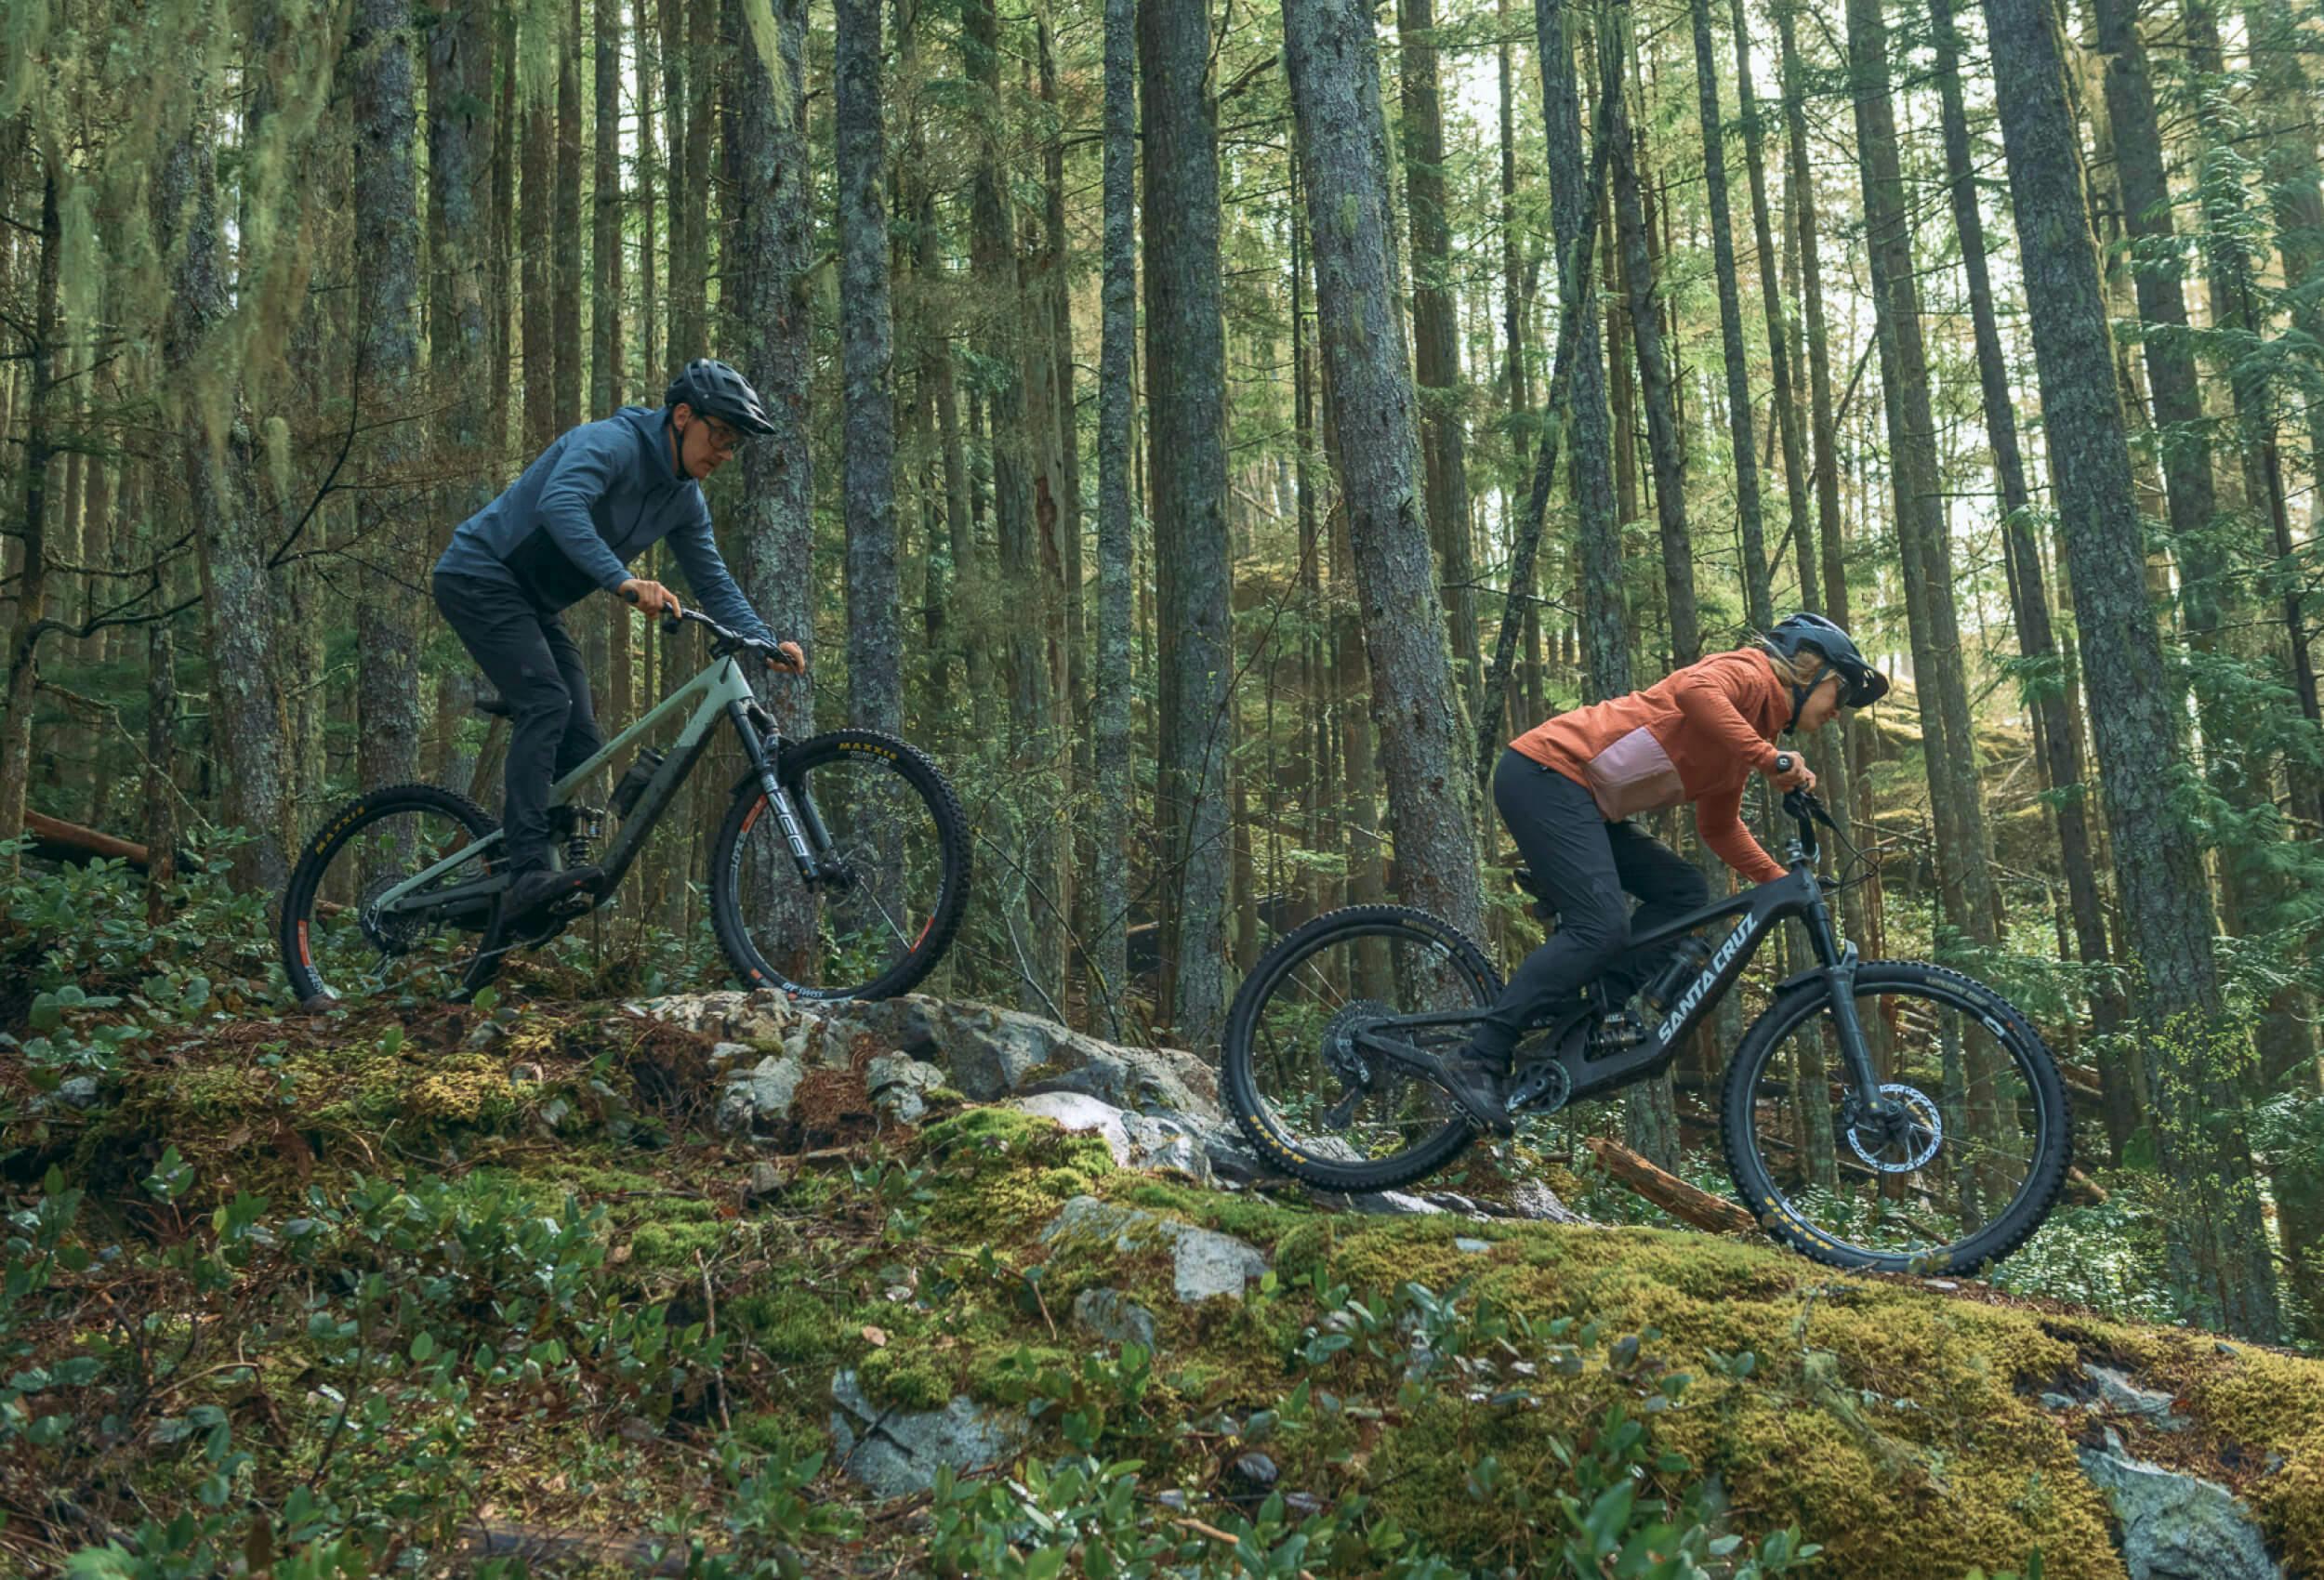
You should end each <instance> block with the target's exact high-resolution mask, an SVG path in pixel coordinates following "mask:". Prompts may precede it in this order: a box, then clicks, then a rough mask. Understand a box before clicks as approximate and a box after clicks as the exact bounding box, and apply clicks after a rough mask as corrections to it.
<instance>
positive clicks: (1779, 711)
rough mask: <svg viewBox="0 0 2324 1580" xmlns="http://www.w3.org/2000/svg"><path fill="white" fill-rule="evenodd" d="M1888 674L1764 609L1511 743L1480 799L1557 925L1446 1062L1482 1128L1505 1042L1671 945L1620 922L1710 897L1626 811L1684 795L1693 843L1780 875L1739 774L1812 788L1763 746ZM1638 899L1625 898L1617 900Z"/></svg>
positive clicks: (1802, 622)
mask: <svg viewBox="0 0 2324 1580" xmlns="http://www.w3.org/2000/svg"><path fill="white" fill-rule="evenodd" d="M1887 690H1888V680H1887V678H1886V677H1884V676H1882V674H1881V673H1880V671H1878V670H1876V669H1874V668H1873V667H1872V666H1871V665H1870V664H1868V662H1866V660H1865V657H1864V654H1863V653H1862V652H1859V651H1858V650H1857V648H1856V645H1855V642H1854V641H1853V640H1851V639H1849V636H1848V633H1847V632H1845V631H1843V630H1842V629H1841V628H1840V627H1839V626H1838V625H1833V624H1832V623H1831V622H1830V621H1829V620H1827V619H1825V618H1824V617H1823V616H1821V615H1819V614H1805V613H1802V614H1793V615H1790V616H1789V617H1787V618H1785V619H1783V620H1781V621H1778V622H1777V623H1776V627H1775V629H1773V630H1772V631H1769V632H1768V633H1767V635H1766V636H1765V637H1764V638H1763V639H1761V640H1760V641H1757V642H1754V643H1751V644H1750V645H1748V646H1746V647H1742V648H1739V649H1737V650H1736V651H1735V652H1723V653H1714V654H1712V655H1711V656H1710V657H1709V658H1706V659H1703V660H1702V661H1701V662H1699V663H1697V664H1691V665H1687V666H1686V667H1685V668H1684V669H1681V670H1678V671H1676V672H1675V673H1673V674H1671V675H1669V676H1667V677H1665V678H1663V679H1661V680H1659V681H1657V683H1656V684H1654V685H1652V686H1649V687H1648V688H1646V689H1645V690H1644V691H1633V692H1631V694H1630V695H1628V696H1626V697H1618V698H1615V699H1614V700H1612V701H1610V702H1603V703H1599V704H1596V705H1594V706H1591V707H1585V708H1577V709H1576V710H1574V711H1573V712H1571V713H1565V714H1560V715H1559V716H1558V717H1556V718H1552V719H1550V720H1549V721H1548V722H1546V723H1544V724H1541V725H1539V726H1538V727H1536V728H1535V729H1533V730H1530V731H1526V732H1525V734H1523V735H1520V736H1519V737H1518V738H1517V739H1516V740H1514V741H1512V742H1511V743H1510V744H1509V749H1508V750H1507V751H1505V752H1504V753H1502V754H1501V760H1500V763H1499V767H1498V768H1496V770H1494V774H1493V801H1494V804H1495V805H1496V806H1497V807H1499V809H1500V814H1501V822H1502V824H1503V825H1504V826H1505V827H1507V828H1508V830H1509V833H1510V837H1511V838H1512V839H1513V840H1514V841H1515V842H1516V846H1517V849H1518V853H1519V854H1520V855H1521V856H1523V857H1524V859H1525V864H1526V865H1527V866H1528V867H1530V868H1531V869H1532V872H1533V875H1534V878H1535V882H1536V885H1537V887H1538V889H1539V892H1540V893H1541V895H1542V896H1543V898H1544V899H1545V900H1546V901H1547V902H1549V904H1550V905H1551V906H1552V907H1553V908H1554V909H1555V910H1556V912H1557V914H1558V926H1557V930H1556V931H1555V932H1554V933H1552V935H1551V937H1550V940H1549V941H1548V942H1547V943H1544V944H1543V945H1542V946H1541V947H1540V948H1538V949H1537V950H1535V951H1534V952H1533V953H1532V954H1531V955H1527V956H1526V957H1525V962H1524V964H1522V965H1521V966H1519V967H1518V968H1517V969H1516V971H1515V972H1514V973H1513V974H1512V976H1511V977H1510V980H1509V985H1508V987H1507V988H1505V989H1504V990H1502V993H1501V995H1500V997H1499V999H1498V1000H1497V1001H1495V1003H1494V1005H1493V1007H1492V1010H1491V1012H1490V1014H1489V1016H1488V1017H1487V1018H1486V1020H1483V1021H1482V1022H1480V1023H1479V1025H1478V1026H1477V1028H1476V1030H1475V1031H1474V1032H1473V1033H1472V1034H1471V1035H1470V1039H1469V1042H1468V1045H1467V1046H1466V1047H1463V1048H1462V1049H1461V1050H1460V1051H1459V1052H1458V1053H1456V1054H1454V1055H1453V1056H1452V1057H1451V1058H1449V1059H1446V1060H1445V1061H1444V1071H1445V1086H1446V1091H1447V1092H1448V1093H1449V1094H1450V1095H1451V1096H1452V1098H1453V1099H1455V1100H1456V1101H1457V1102H1459V1104H1460V1106H1461V1108H1462V1109H1463V1110H1464V1111H1465V1112H1466V1113H1468V1115H1469V1117H1470V1118H1471V1119H1472V1121H1474V1122H1475V1123H1476V1124H1477V1125H1479V1126H1483V1127H1485V1128H1487V1129H1490V1130H1494V1131H1497V1132H1499V1133H1502V1134H1507V1133H1508V1132H1509V1131H1510V1130H1511V1129H1512V1126H1513V1121H1512V1118H1511V1116H1510V1113H1509V1111H1508V1109H1507V1107H1506V1106H1505V1096H1504V1085H1505V1083H1506V1081H1507V1079H1508V1076H1509V1063H1510V1051H1511V1049H1512V1048H1513V1047H1515V1046H1516V1044H1517V1041H1518V1039H1519V1038H1520V1037H1522V1036H1523V1035H1524V1034H1525V1030H1526V1028H1527V1027H1528V1026H1529V1025H1531V1024H1532V1023H1533V1022H1534V1021H1535V1020H1536V1019H1537V1018H1538V1017H1539V1016H1540V1015H1541V1014H1542V1013H1543V1012H1544V1011H1547V1010H1550V1009H1552V1008H1553V1007H1556V1006H1558V1005H1561V1004H1564V1003H1565V1002H1567V1001H1569V1000H1571V999H1572V998H1573V996H1574V995H1575V994H1578V993H1579V992H1580V991H1581V990H1582V989H1584V988H1585V987H1587V986H1588V985H1589V984H1590V983H1591V982H1593V981H1601V980H1603V981H1604V982H1605V983H1606V985H1607V997H1608V1000H1609V1001H1610V1002H1612V1003H1616V1004H1619V1003H1621V1002H1623V1001H1624V1000H1625V999H1627V998H1628V997H1629V996H1630V995H1631V994H1632V993H1634V992H1635V991H1636V990H1637V988H1638V986H1639V984H1641V983H1643V982H1644V981H1648V980H1649V979H1650V978H1651V977H1652V976H1653V974H1654V972H1655V970H1656V968H1657V967H1658V966H1659V965H1660V964H1661V962H1662V960H1663V958H1665V957H1666V956H1667V955H1668V954H1669V952H1670V948H1671V947H1675V945H1674V944H1673V945H1669V946H1665V947H1664V948H1663V949H1661V950H1658V951H1656V952H1654V953H1653V954H1651V955H1639V956H1632V955H1631V950H1630V940H1631V935H1632V933H1633V931H1636V932H1642V933H1643V932H1644V931H1646V930H1647V929H1649V928H1654V927H1656V926H1658V925H1660V924H1661V923H1663V922H1665V921H1670V920H1672V919H1675V918H1677V917H1680V916H1683V915H1686V914H1687V913H1688V912H1690V911H1694V910H1696V909H1697V908H1699V907H1700V906H1702V905H1703V904H1705V903H1706V902H1708V901H1709V899H1710V886H1709V884H1708V883H1707V882H1706V881H1705V879H1704V877H1703V875H1702V873H1701V872H1700V871H1699V870H1697V868H1696V867H1695V866H1694V865H1693V864H1692V863H1690V862H1687V861H1686V860H1685V859H1684V857H1682V856H1680V855H1679V854H1678V853H1677V852H1676V851H1674V850H1672V849H1670V847H1668V846H1667V845H1664V844H1663V843H1661V842H1660V841H1659V840H1657V839H1656V838H1655V837H1654V836H1651V835H1649V834H1647V833H1646V832H1645V831H1644V830H1643V829H1641V828H1640V827H1639V826H1638V825H1637V824H1636V823H1632V822H1631V821H1630V820H1631V818H1632V817H1633V816H1635V815H1636V814H1638V813H1640V812H1647V811H1656V810H1660V809H1662V808H1665V807H1675V806H1678V805H1680V804H1681V803H1682V802H1692V803H1693V804H1694V807H1695V827H1696V831H1697V833H1698V834H1699V835H1701V836H1702V840H1703V843H1704V844H1705V845H1708V846H1709V847H1710V849H1712V850H1714V851H1716V852H1717V853H1718V854H1719V856H1720V858H1721V859H1722V860H1723V861H1724V862H1726V863H1727V865H1729V866H1730V867H1733V868H1734V869H1735V870H1736V871H1737V872H1739V873H1741V874H1742V875H1743V876H1745V877H1747V878H1749V879H1750V880H1751V881H1752V882H1754V883H1765V882H1768V881H1771V880H1773V879H1776V878H1779V877H1781V876H1784V869H1783V866H1782V864H1781V863H1780V862H1776V859H1775V858H1774V857H1772V856H1770V855H1768V853H1767V852H1766V850H1765V849H1763V848H1762V847H1761V845H1760V843H1759V841H1758V840H1756V839H1754V838H1753V837H1751V833H1750V829H1748V828H1746V827H1745V826H1744V824H1743V819H1742V815H1741V814H1742V804H1743V790H1744V787H1745V786H1746V785H1747V784H1749V783H1750V778H1751V775H1752V774H1754V773H1761V774H1764V775H1766V777H1767V778H1768V779H1769V781H1770V782H1772V783H1773V784H1774V785H1775V787H1776V789H1777V790H1778V791H1782V790H1789V789H1791V788H1792V787H1794V786H1795V785H1796V786H1804V787H1813V786H1814V784H1815V783H1816V776H1815V775H1814V774H1812V773H1810V772H1809V771H1808V770H1807V767H1806V765H1805V764H1804V763H1802V761H1801V760H1800V759H1799V757H1796V756H1792V757H1788V758H1784V760H1786V761H1788V762H1789V768H1787V769H1781V770H1779V769H1778V768H1777V766H1776V765H1777V761H1778V759H1779V758H1783V757H1784V755H1783V754H1781V753H1778V752H1777V751H1776V747H1775V745H1774V744H1773V743H1774V742H1775V740H1776V736H1777V735H1779V734H1781V733H1784V732H1786V731H1802V732H1804V733H1807V734H1813V733H1814V732H1815V731H1817V730H1819V729H1821V728H1822V727H1823V725H1824V724H1825V723H1826V722H1827V721H1828V720H1829V718H1831V717H1832V715H1833V714H1834V713H1835V712H1836V711H1838V710H1839V709H1841V708H1842V707H1863V706H1866V705H1868V704H1871V703H1873V702H1876V701H1878V700H1879V699H1880V698H1881V696H1882V694H1884V693H1885V692H1886V691H1887ZM1633 895H1634V896H1636V897H1637V899H1638V900H1639V901H1640V902H1641V903H1640V905H1639V907H1638V909H1637V911H1636V913H1635V914H1633V913H1632V912H1631V903H1630V897H1631V896H1633Z"/></svg>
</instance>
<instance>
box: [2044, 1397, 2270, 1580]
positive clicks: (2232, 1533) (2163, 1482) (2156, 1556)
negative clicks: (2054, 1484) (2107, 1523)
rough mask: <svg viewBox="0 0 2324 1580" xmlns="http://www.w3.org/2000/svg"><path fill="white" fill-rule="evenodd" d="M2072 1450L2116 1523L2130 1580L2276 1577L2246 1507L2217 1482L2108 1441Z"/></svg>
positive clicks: (2266, 1579) (2258, 1579)
mask: <svg viewBox="0 0 2324 1580" xmlns="http://www.w3.org/2000/svg"><path fill="white" fill-rule="evenodd" d="M2107 1438H2108V1442H2109V1446H2108V1447H2106V1448H2105V1449H2094V1448H2084V1449H2080V1450H2078V1451H2077V1452H2078V1454H2079V1455H2080V1459H2081V1465H2082V1474H2084V1475H2085V1476H2088V1477H2089V1478H2090V1480H2091V1481H2092V1483H2093V1485H2095V1486H2097V1487H2098V1488H2099V1489H2100V1490H2101V1491H2103V1492H2104V1493H2105V1494H2106V1499H2107V1501H2108V1502H2109V1503H2110V1504H2111V1505H2112V1506H2113V1508H2114V1516H2115V1519H2116V1520H2118V1521H2120V1523H2121V1527H2122V1540H2121V1549H2122V1564H2123V1567H2124V1568H2125V1569H2127V1570H2129V1571H2130V1574H2131V1580H2281V1573H2282V1572H2281V1571H2280V1570H2279V1569H2278V1568H2277V1566H2276V1561H2275V1560H2273V1559H2271V1558H2269V1557H2268V1556H2267V1544H2266V1542H2265V1540H2264V1539H2263V1538H2262V1536H2261V1534H2260V1529H2259V1526H2258V1524H2257V1522H2256V1521H2253V1520H2252V1518H2251V1510H2250V1509H2249V1508H2245V1507H2244V1505H2243V1503H2242V1501H2241V1500H2240V1499H2238V1498H2237V1497H2236V1495H2235V1494H2233V1493H2230V1492H2229V1491H2228V1490H2227V1489H2226V1488H2225V1487H2223V1486H2221V1485H2219V1484H2218V1483H2217V1482H2215V1481H2203V1480H2201V1479H2200V1478H2199V1477H2195V1476H2183V1475H2180V1474H2179V1473H2178V1472H2177V1471H2175V1470H2166V1469H2164V1468H2162V1467H2161V1466H2159V1465H2153V1464H2149V1463H2147V1462H2146V1461H2145V1460H2143V1459H2133V1458H2131V1457H2130V1456H2129V1455H2125V1454H2123V1453H2122V1452H2121V1451H2120V1450H2119V1447H2116V1446H2114V1445H2116V1444H2119V1442H2120V1441H2121V1440H2120V1439H2119V1438H2118V1437H2115V1436H2114V1434H2113V1433H2112V1432H2111V1431H2109V1432H2108V1433H2107Z"/></svg>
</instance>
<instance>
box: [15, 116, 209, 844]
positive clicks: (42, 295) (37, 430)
mask: <svg viewBox="0 0 2324 1580" xmlns="http://www.w3.org/2000/svg"><path fill="white" fill-rule="evenodd" d="M192 140H193V139H191V138H188V139H187V141H188V142H189V143H191V141H192ZM205 152H206V145H205ZM57 157H58V154H57V151H55V150H54V149H53V148H48V147H44V148H43V149H42V150H41V154H40V159H41V178H40V254H39V257H38V258H37V260H36V261H35V262H34V264H33V333H32V336H31V340H30V343H29V344H28V345H27V346H26V348H25V349H26V353H27V357H28V360H29V361H30V362H31V363H32V382H31V385H30V387H29V389H28V391H27V397H28V398H27V400H26V402H25V415H24V480H23V483H24V527H23V531H24V548H23V554H24V559H23V562H22V568H21V570H20V573H19V574H18V576H17V582H16V619H15V623H14V625H13V626H12V627H11V628H10V630H9V632H8V652H7V712H6V714H5V715H4V716H0V840H6V839H14V838H15V837H16V836H19V835H20V834H22V833H23V832H24V792H25V787H26V785H27V783H29V782H30V780H31V778H32V767H33V681H34V678H35V677H34V672H33V658H34V655H35V654H36V652H37V651H38V648H39V643H40V639H41V637H42V635H43V634H44V627H45V625H46V620H47V615H48V468H49V465H50V463H51V462H52V461H54V460H55V458H56V441H55V440H54V439H53V438H52V436H51V432H50V420H51V419H50V411H49V407H50V402H51V401H52V400H53V399H54V396H55V390H56V384H57V361H58V359H57V350H58V339H59V334H58V323H57V318H58V310H57V309H58V296H59V271H60V270H61V269H62V267H63V257H62V254H63V251H64V221H63V218H62V217H61V216H60V215H59V211H58V208H57V172H56V167H55V166H54V165H52V164H51V163H50V161H51V160H53V159H55V158H57ZM188 157H189V158H191V157H192V155H191V153H189V154H188ZM213 225H215V221H214V220H213ZM213 256H215V255H214V254H213ZM211 268H212V270H213V273H214V272H215V268H216V266H215V264H214V263H213V264H212V265H211ZM181 286H182V282H181ZM19 869H20V862H18V860H17V859H16V858H15V857H10V858H9V859H8V871H9V873H10V874H11V875H13V874H14V873H16V872H17V871H18V870H19Z"/></svg>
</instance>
